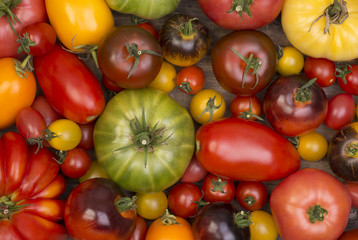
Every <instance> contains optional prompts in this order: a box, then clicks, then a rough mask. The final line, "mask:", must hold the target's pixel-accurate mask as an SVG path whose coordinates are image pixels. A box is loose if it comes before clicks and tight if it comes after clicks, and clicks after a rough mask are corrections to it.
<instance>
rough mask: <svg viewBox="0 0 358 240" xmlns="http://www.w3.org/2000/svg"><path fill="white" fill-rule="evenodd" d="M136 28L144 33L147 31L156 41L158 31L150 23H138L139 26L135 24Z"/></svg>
mask: <svg viewBox="0 0 358 240" xmlns="http://www.w3.org/2000/svg"><path fill="white" fill-rule="evenodd" d="M137 26H138V27H140V28H143V29H144V30H146V31H148V32H149V33H150V34H152V35H153V37H155V39H157V40H158V38H159V31H158V30H157V29H156V28H155V27H154V25H153V24H151V23H150V22H143V23H139V24H137Z"/></svg>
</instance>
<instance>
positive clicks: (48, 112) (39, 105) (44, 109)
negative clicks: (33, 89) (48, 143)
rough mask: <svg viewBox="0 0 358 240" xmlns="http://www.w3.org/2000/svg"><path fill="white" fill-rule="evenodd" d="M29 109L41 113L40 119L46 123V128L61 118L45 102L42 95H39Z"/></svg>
mask: <svg viewBox="0 0 358 240" xmlns="http://www.w3.org/2000/svg"><path fill="white" fill-rule="evenodd" d="M31 107H33V108H34V109H36V110H37V111H38V112H39V113H41V115H42V117H43V118H44V120H45V122H46V126H47V127H48V126H49V125H50V124H51V123H52V122H53V121H55V120H57V119H60V118H62V116H61V114H59V113H58V112H57V111H56V110H55V109H54V108H53V107H52V106H51V105H50V103H49V102H48V101H47V99H46V97H45V96H44V95H39V96H37V97H36V98H35V100H34V101H33V103H32V105H31Z"/></svg>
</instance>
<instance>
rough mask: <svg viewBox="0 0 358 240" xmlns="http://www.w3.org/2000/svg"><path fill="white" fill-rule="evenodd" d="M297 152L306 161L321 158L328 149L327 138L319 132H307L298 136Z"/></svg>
mask: <svg viewBox="0 0 358 240" xmlns="http://www.w3.org/2000/svg"><path fill="white" fill-rule="evenodd" d="M297 151H298V154H299V155H300V157H301V158H302V159H304V160H306V161H318V160H321V159H322V158H323V157H324V156H325V155H326V154H327V151H328V142H327V139H326V138H325V137H324V136H323V135H322V134H321V133H319V132H309V133H305V134H303V135H301V136H299V137H298V147H297Z"/></svg>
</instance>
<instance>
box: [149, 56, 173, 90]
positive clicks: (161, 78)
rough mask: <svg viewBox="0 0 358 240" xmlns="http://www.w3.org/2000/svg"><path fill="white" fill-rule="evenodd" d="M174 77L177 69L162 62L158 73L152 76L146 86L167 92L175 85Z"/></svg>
mask: <svg viewBox="0 0 358 240" xmlns="http://www.w3.org/2000/svg"><path fill="white" fill-rule="evenodd" d="M176 77H177V71H176V69H175V67H174V66H173V65H172V64H170V63H168V62H163V63H162V66H161V68H160V71H159V73H158V75H157V76H156V77H155V78H154V80H153V81H152V82H151V83H150V84H149V86H148V87H151V88H156V89H159V90H161V91H163V92H165V93H169V92H171V91H172V90H173V89H174V87H175V79H176Z"/></svg>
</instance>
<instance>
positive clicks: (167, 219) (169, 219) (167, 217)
mask: <svg viewBox="0 0 358 240" xmlns="http://www.w3.org/2000/svg"><path fill="white" fill-rule="evenodd" d="M160 219H161V222H162V223H163V224H164V225H166V226H167V225H174V224H179V223H178V222H177V218H176V217H175V216H174V215H172V214H169V210H168V209H166V210H165V213H164V214H163V215H162V216H161V217H160Z"/></svg>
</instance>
